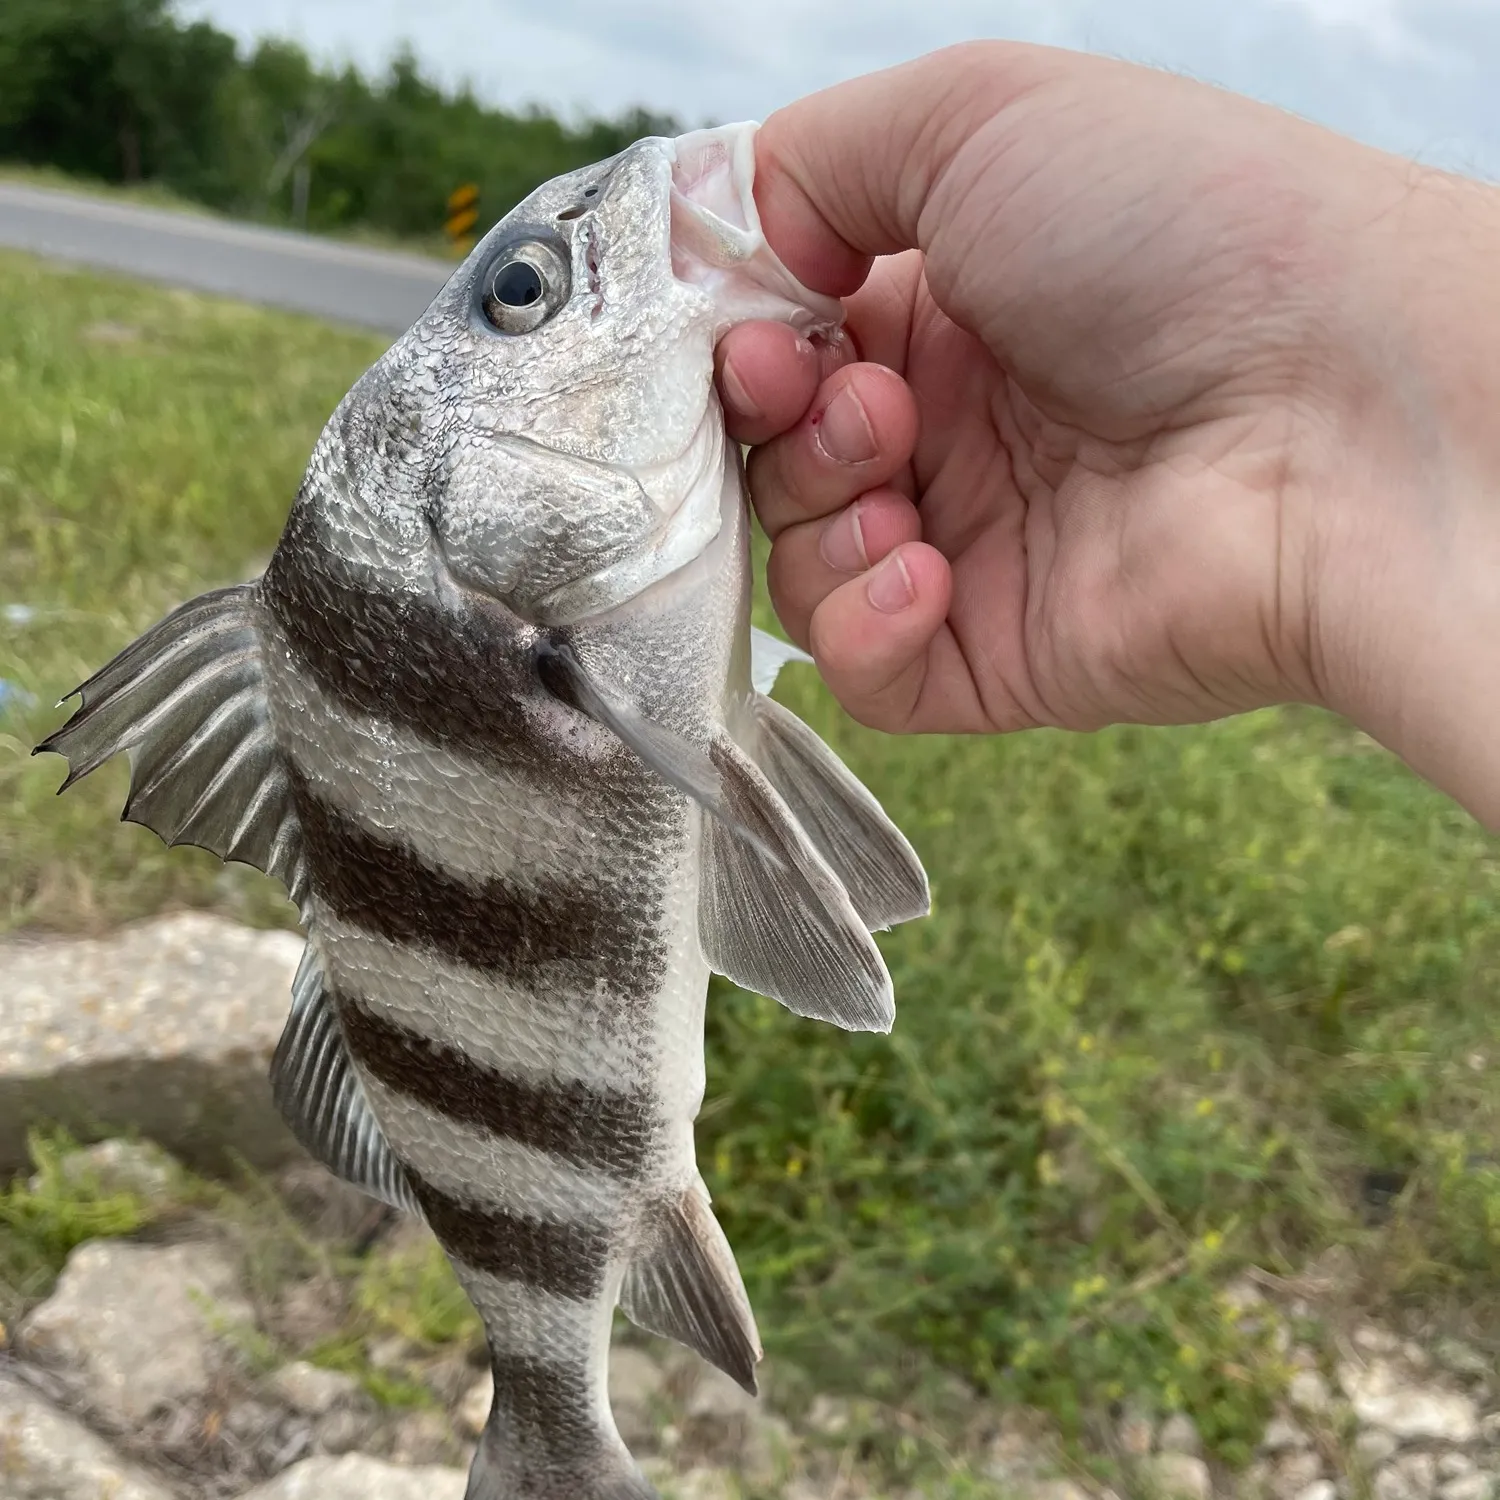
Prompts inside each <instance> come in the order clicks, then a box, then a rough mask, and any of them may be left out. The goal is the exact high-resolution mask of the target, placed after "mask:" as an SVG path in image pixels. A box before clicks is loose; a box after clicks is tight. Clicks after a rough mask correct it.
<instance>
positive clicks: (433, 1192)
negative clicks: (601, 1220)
mask: <svg viewBox="0 0 1500 1500" xmlns="http://www.w3.org/2000/svg"><path fill="white" fill-rule="evenodd" d="M406 1175H407V1177H408V1179H409V1180H410V1182H411V1186H412V1191H413V1192H414V1193H415V1194H416V1196H417V1202H418V1203H420V1204H421V1205H422V1212H423V1214H424V1215H425V1216H426V1219H427V1223H428V1225H429V1226H430V1227H431V1229H432V1232H433V1234H435V1235H436V1236H437V1239H438V1243H439V1244H440V1245H442V1247H443V1249H444V1250H446V1251H447V1252H448V1254H449V1255H450V1256H452V1257H453V1258H454V1259H455V1260H459V1261H462V1262H463V1263H464V1264H465V1265H467V1266H472V1267H473V1268H474V1270H476V1271H483V1272H486V1273H487V1274H489V1275H491V1276H498V1277H500V1278H501V1279H502V1280H505V1281H516V1282H520V1283H521V1284H522V1285H524V1286H529V1287H531V1288H532V1289H533V1290H535V1291H538V1292H548V1293H551V1294H552V1295H553V1296H557V1297H571V1298H573V1299H574V1300H575V1301H584V1300H587V1299H588V1298H591V1297H597V1296H599V1295H600V1294H601V1293H602V1292H603V1290H604V1273H605V1269H606V1267H607V1266H608V1263H609V1236H608V1235H607V1234H606V1233H605V1232H604V1231H603V1230H602V1229H599V1228H597V1227H596V1226H594V1225H589V1224H552V1223H547V1222H545V1221H543V1220H541V1219H528V1218H525V1217H523V1216H522V1215H520V1214H512V1213H507V1212H506V1211H505V1210H503V1209H499V1208H495V1207H492V1206H490V1205H485V1204H478V1203H470V1202H466V1201H465V1200H463V1199H460V1198H456V1197H454V1196H452V1195H451V1194H449V1193H446V1192H444V1191H443V1190H442V1189H441V1188H438V1187H436V1186H434V1185H433V1184H432V1183H430V1182H428V1181H427V1179H426V1178H425V1177H423V1176H422V1175H421V1174H420V1173H419V1172H415V1171H413V1170H412V1168H411V1167H410V1165H408V1166H407V1169H406Z"/></svg>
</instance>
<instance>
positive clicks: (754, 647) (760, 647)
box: [750, 625, 815, 693]
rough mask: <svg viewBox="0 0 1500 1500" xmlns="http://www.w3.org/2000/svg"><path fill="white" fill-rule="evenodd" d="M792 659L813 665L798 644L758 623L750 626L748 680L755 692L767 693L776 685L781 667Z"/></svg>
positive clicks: (810, 658) (811, 660)
mask: <svg viewBox="0 0 1500 1500" xmlns="http://www.w3.org/2000/svg"><path fill="white" fill-rule="evenodd" d="M792 661H800V662H806V663H807V665H808V666H813V665H815V663H814V662H813V659H812V657H810V656H809V655H808V654H807V652H805V651H804V650H803V649H802V648H801V647H800V646H794V645H793V644H792V643H791V642H790V641H784V640H782V639H781V638H780V637H779V636H774V635H772V634H771V633H770V631H768V630H762V629H761V628H760V627H759V626H758V625H752V626H751V627H750V682H751V684H752V685H753V686H754V688H755V691H756V692H757V693H769V692H770V691H771V689H772V688H773V687H775V686H776V678H777V676H778V675H779V673H780V672H781V669H782V668H783V667H784V666H786V664H787V663H788V662H792Z"/></svg>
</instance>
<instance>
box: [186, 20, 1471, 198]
mask: <svg viewBox="0 0 1500 1500" xmlns="http://www.w3.org/2000/svg"><path fill="white" fill-rule="evenodd" d="M178 10H179V12H180V13H182V14H184V15H188V16H192V17H202V18H204V19H207V20H211V21H213V22H214V23H215V24H216V25H217V26H219V27H220V28H222V29H223V30H226V31H229V32H231V33H233V34H234V35H236V36H238V37H240V38H242V39H243V40H245V41H246V42H250V41H253V40H254V39H255V38H257V37H260V36H264V35H278V36H285V37H291V38H294V39H295V40H297V41H300V42H301V43H302V44H303V45H304V46H305V47H306V48H307V49H308V50H309V51H310V52H311V53H312V54H313V55H314V56H315V57H317V58H319V59H320V60H323V61H330V62H345V61H352V62H354V63H355V64H357V65H358V66H360V67H362V68H364V69H365V70H366V71H379V70H381V69H382V68H383V67H384V66H385V64H386V63H387V62H388V61H389V59H390V57H391V56H392V54H393V53H394V52H395V51H396V50H397V49H398V48H399V47H400V46H401V44H402V43H408V44H409V45H410V46H411V48H412V50H413V51H414V52H415V53H416V55H417V57H418V59H419V61H420V62H421V64H422V66H423V69H424V71H425V72H426V73H427V74H428V75H429V76H431V77H436V78H437V79H438V80H440V81H441V82H443V83H445V84H448V85H450V86H456V85H458V84H461V83H468V84H469V85H470V86H471V87H472V88H473V89H474V92H475V93H476V94H477V95H478V96H479V97H480V98H482V99H485V100H487V101H489V102H491V103H495V104H502V105H509V106H517V105H523V104H527V103H532V102H535V103H539V104H542V105H544V106H547V107H549V108H551V109H553V110H556V111H559V112H561V113H563V114H565V115H570V116H577V115H582V114H585V113H588V114H596V115H598V114H603V115H613V114H617V113H619V112H621V111H622V110H625V109H627V108H629V107H631V106H632V105H637V104H639V105H644V106H645V107H647V108H649V109H653V110H659V111H663V112H666V113H670V114H674V115H676V116H677V117H678V118H679V119H681V120H683V121H684V122H685V123H687V124H689V125H697V124H702V123H706V122H709V121H726V120H736V119H760V118H763V117H764V116H765V115H767V114H769V113H770V112H771V111H772V110H773V109H775V108H776V107H777V106H778V105H780V104H784V103H786V102H788V101H790V100H792V99H795V98H798V97H800V96H801V95H803V94H806V93H810V92H812V91H813V90H815V89H818V88H821V87H824V86H826V85H827V84H830V83H835V82H837V81H838V80H840V79H842V78H848V77H852V76H854V75H856V74H859V73H865V72H870V71H872V70H874V69H876V68H881V67H886V66H889V65H890V64H892V63H897V62H901V61H904V60H905V59H907V58H910V57H915V56H917V55H918V54H920V53H923V52H927V51H931V50H932V49H933V48H936V47H941V46H945V45H947V44H948V43H950V42H957V41H963V40H968V39H972V38H978V37H1006V38H1011V39H1014V40H1021V41H1033V42H1045V43H1050V44H1052V45H1056V46H1064V47H1076V48H1082V49H1085V50H1088V51H1092V52H1102V53H1105V54H1108V55H1110V56H1114V57H1121V58H1126V59H1129V60H1131V61H1133V62H1142V63H1150V64H1153V65H1155V66H1158V67H1166V68H1171V69H1173V70H1175V71H1178V72H1181V73H1186V74H1189V75H1191V76H1193V77H1197V78H1202V79H1205V80H1207V81H1210V82H1213V83H1218V84H1222V85H1224V86H1225V87H1228V88H1232V89H1235V90H1237V91H1239V92H1240V93H1244V94H1250V95H1252V96H1254V97H1256V98H1259V99H1264V100H1267V101H1268V102H1270V103H1274V104H1278V105H1281V106H1283V107H1284V108H1287V109H1291V110H1294V111H1296V112H1297V113H1298V114H1301V115H1306V116H1308V117H1309V118H1311V119H1315V120H1319V121H1321V122H1322V123H1324V124H1327V125H1330V126H1333V127H1334V128H1335V129H1338V130H1342V131H1344V132H1346V133H1347V134H1349V135H1353V136H1357V137H1359V138H1361V139H1364V140H1367V141H1370V142H1371V143H1373V144H1375V145H1379V146H1383V147H1385V148H1386V149H1388V150H1394V151H1398V152H1401V153H1402V154H1404V155H1407V156H1411V157H1415V158H1418V159H1420V160H1422V161H1424V162H1427V163H1429V164H1431V165H1435V166H1443V167H1449V168H1452V169H1455V170H1458V171H1463V172H1468V173H1471V174H1474V175H1479V176H1485V177H1489V178H1494V179H1500V82H1497V80H1500V0H737V3H736V0H421V3H420V4H414V3H413V0H182V3H180V4H179V6H178Z"/></svg>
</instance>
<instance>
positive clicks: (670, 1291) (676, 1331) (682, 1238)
mask: <svg viewBox="0 0 1500 1500" xmlns="http://www.w3.org/2000/svg"><path fill="white" fill-rule="evenodd" d="M657 1228H658V1232H659V1238H658V1239H657V1240H656V1243H655V1244H654V1245H653V1246H652V1248H651V1249H650V1250H649V1251H647V1252H645V1253H644V1254H642V1255H640V1256H638V1257H637V1258H636V1259H635V1260H634V1261H633V1262H632V1263H631V1266H630V1269H629V1270H628V1271H627V1272H626V1273H625V1282H624V1285H623V1286H622V1287H621V1290H620V1306H621V1308H622V1309H623V1310H624V1312H625V1315H626V1316H627V1317H628V1318H629V1319H630V1321H631V1322H632V1323H634V1324H635V1325H636V1327H638V1328H644V1329H646V1330H647V1332H649V1333H659V1334H660V1335H661V1336H662V1337H663V1338H669V1339H676V1340H677V1342H678V1343H679V1344H686V1345H687V1347H688V1348H689V1349H692V1350H695V1351H696V1352H697V1353H699V1354H701V1355H702V1356H703V1357H704V1359H706V1360H707V1361H708V1362H709V1363H710V1364H711V1365H716V1366H717V1367H718V1368H719V1369H721V1370H722V1371H723V1372H724V1373H725V1374H726V1375H728V1376H729V1377H730V1378H731V1379H732V1380H736V1381H738V1382H739V1383H740V1385H742V1386H743V1387H744V1388H745V1389H746V1390H747V1391H749V1392H750V1394H751V1395H752V1396H753V1395H754V1394H755V1390H756V1383H755V1366H756V1364H757V1363H758V1362H759V1360H760V1354H761V1350H760V1335H759V1334H758V1333H757V1332H756V1328H755V1315H754V1313H752V1312H751V1311H750V1299H749V1298H748V1297H747V1296H746V1295H745V1284H744V1282H743V1281H741V1279H740V1272H739V1267H738V1266H736V1265H735V1263H734V1252H733V1251H732V1250H731V1249H730V1248H729V1241H728V1240H726V1239H725V1238H724V1231H723V1230H722V1229H721V1228H720V1227H719V1221H718V1220H717V1219H716V1218H715V1217H714V1211H713V1209H712V1208H711V1207H710V1206H709V1201H708V1189H707V1188H705V1187H704V1186H703V1182H702V1180H701V1179H700V1180H699V1181H697V1182H695V1183H694V1184H693V1186H692V1187H690V1188H689V1189H688V1191H687V1192H686V1193H684V1194H683V1196H682V1198H681V1199H680V1200H679V1201H678V1202H676V1203H674V1204H672V1205H670V1207H668V1208H666V1209H665V1210H664V1211H663V1212H662V1214H661V1217H660V1220H659V1223H658V1225H657Z"/></svg>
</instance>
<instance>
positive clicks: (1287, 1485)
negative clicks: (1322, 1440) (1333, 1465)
mask: <svg viewBox="0 0 1500 1500" xmlns="http://www.w3.org/2000/svg"><path fill="white" fill-rule="evenodd" d="M1322 1477H1323V1459H1322V1456H1321V1455H1320V1454H1318V1453H1315V1452H1313V1451H1312V1450H1311V1449H1301V1450H1299V1451H1297V1452H1292V1453H1283V1454H1282V1455H1281V1456H1280V1457H1279V1458H1277V1460H1276V1462H1275V1463H1273V1464H1272V1465H1271V1476H1270V1489H1271V1494H1272V1495H1273V1496H1275V1500H1297V1497H1298V1496H1299V1495H1301V1494H1302V1493H1303V1491H1305V1490H1306V1489H1307V1488H1308V1486H1309V1485H1313V1484H1316V1483H1317V1482H1318V1480H1320V1479H1321V1478H1322Z"/></svg>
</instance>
